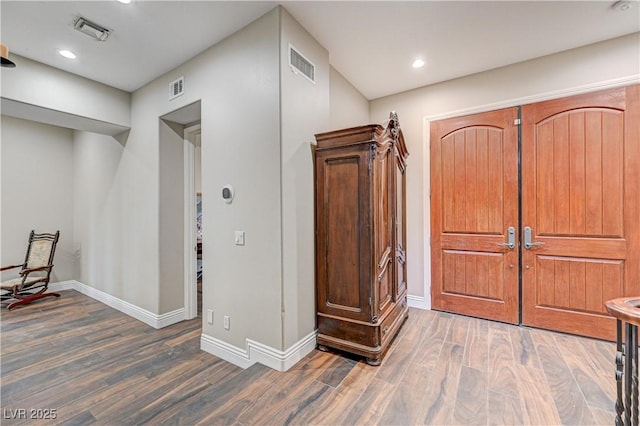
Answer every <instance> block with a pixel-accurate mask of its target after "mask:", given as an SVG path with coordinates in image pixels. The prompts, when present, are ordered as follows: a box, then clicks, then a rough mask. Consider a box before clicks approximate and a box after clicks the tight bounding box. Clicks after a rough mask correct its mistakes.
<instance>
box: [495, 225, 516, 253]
mask: <svg viewBox="0 0 640 426" xmlns="http://www.w3.org/2000/svg"><path fill="white" fill-rule="evenodd" d="M498 245H499V246H501V247H509V249H510V250H513V249H514V248H516V228H514V227H513V226H510V227H509V228H508V229H507V242H506V243H498Z"/></svg>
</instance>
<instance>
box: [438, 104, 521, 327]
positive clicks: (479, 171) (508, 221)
mask: <svg viewBox="0 0 640 426" xmlns="http://www.w3.org/2000/svg"><path fill="white" fill-rule="evenodd" d="M517 113H518V110H517V108H510V109H506V110H500V111H492V112H488V113H482V114H475V115H472V116H466V117H457V118H453V119H449V120H441V121H436V122H433V123H432V125H431V185H432V186H431V188H432V193H431V206H432V216H431V230H432V243H431V247H432V261H433V264H432V305H433V307H434V309H441V310H445V311H453V312H458V313H462V314H466V315H473V316H479V317H482V318H488V319H495V320H499V321H505V322H512V323H516V322H518V304H519V298H518V291H519V290H518V268H517V265H518V252H519V247H518V246H519V244H518V233H517V232H516V235H515V238H514V245H515V246H514V247H513V248H508V247H505V246H503V245H501V244H503V243H505V242H506V241H507V238H508V237H507V229H508V228H509V227H514V228H515V229H517V227H518V169H517V161H518V157H517V149H518V141H517V126H516V125H515V124H514V121H515V119H516V118H517V116H518V115H517Z"/></svg>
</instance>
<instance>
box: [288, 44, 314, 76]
mask: <svg viewBox="0 0 640 426" xmlns="http://www.w3.org/2000/svg"><path fill="white" fill-rule="evenodd" d="M289 66H290V67H291V70H292V71H293V72H294V73H296V74H299V75H300V74H301V75H303V76H304V77H305V78H306V79H307V80H309V81H310V82H312V83H314V84H315V82H316V66H315V65H313V64H312V63H311V62H310V61H309V60H308V59H307V58H305V57H304V56H303V55H302V53H300V52H298V51H297V50H296V49H295V48H294V47H293V46H292V45H289Z"/></svg>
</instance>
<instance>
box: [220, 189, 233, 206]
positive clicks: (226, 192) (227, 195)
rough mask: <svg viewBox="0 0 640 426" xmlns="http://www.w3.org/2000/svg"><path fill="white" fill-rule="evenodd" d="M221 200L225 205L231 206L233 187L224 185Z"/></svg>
mask: <svg viewBox="0 0 640 426" xmlns="http://www.w3.org/2000/svg"><path fill="white" fill-rule="evenodd" d="M222 199H223V200H224V202H225V203H227V204H231V202H232V201H233V186H231V185H225V186H224V187H223V188H222Z"/></svg>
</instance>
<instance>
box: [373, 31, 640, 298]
mask: <svg viewBox="0 0 640 426" xmlns="http://www.w3.org/2000/svg"><path fill="white" fill-rule="evenodd" d="M639 46H640V33H635V34H631V35H628V36H624V37H620V38H616V39H613V40H609V41H605V42H601V43H597V44H593V45H590V46H585V47H581V48H578V49H573V50H569V51H566V52H562V53H558V54H554V55H549V56H545V57H542V58H538V59H533V60H530V61H526V62H522V63H518V64H514V65H510V66H506V67H503V68H498V69H495V70H491V71H487V72H483V73H479V74H474V75H471V76H468V77H463V78H459V79H456V80H451V81H447V82H444V83H440V84H435V85H432V86H426V87H422V88H419V89H416V90H411V91H408V92H404V93H400V94H397V95H392V96H388V97H384V98H380V99H376V100H373V101H372V102H371V108H370V111H371V120H372V121H373V122H378V123H379V122H382V121H384V120H385V119H386V118H387V117H388V114H389V111H391V110H395V111H396V112H397V113H398V116H399V118H400V125H401V127H402V129H403V133H404V136H405V140H406V142H407V147H408V150H409V153H410V157H409V160H408V161H409V164H408V171H407V199H408V200H407V204H408V205H407V236H408V241H407V256H408V259H407V262H408V268H409V271H408V286H409V295H410V297H413V298H414V300H418V299H421V298H425V299H424V302H425V303H426V304H427V306H428V305H429V303H430V293H429V292H430V273H431V272H430V271H431V268H430V262H431V256H430V253H429V250H430V249H429V246H428V242H429V238H430V233H429V225H428V224H429V217H430V216H429V210H430V205H429V202H428V189H429V164H428V156H429V146H428V143H427V142H428V138H427V136H428V132H429V129H428V128H426V129H423V122H424V119H425V117H432V118H437V117H442V116H444V115H451V114H454V115H463V114H465V113H468V112H469V111H471V110H474V109H477V108H483V109H494V108H498V107H506V106H507V105H519V104H521V103H522V102H526V100H527V98H528V97H530V98H531V99H533V98H536V97H545V96H552V97H553V96H554V95H553V94H554V93H561V92H562V93H563V94H566V93H570V92H572V91H581V90H584V87H585V86H590V87H591V88H597V87H600V86H602V87H605V86H607V85H608V84H617V83H620V82H630V81H633V80H634V78H635V79H636V80H637V78H638V76H639V75H640V49H639ZM425 72H428V69H425ZM573 89H575V90H573ZM425 296H426V297H425Z"/></svg>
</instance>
